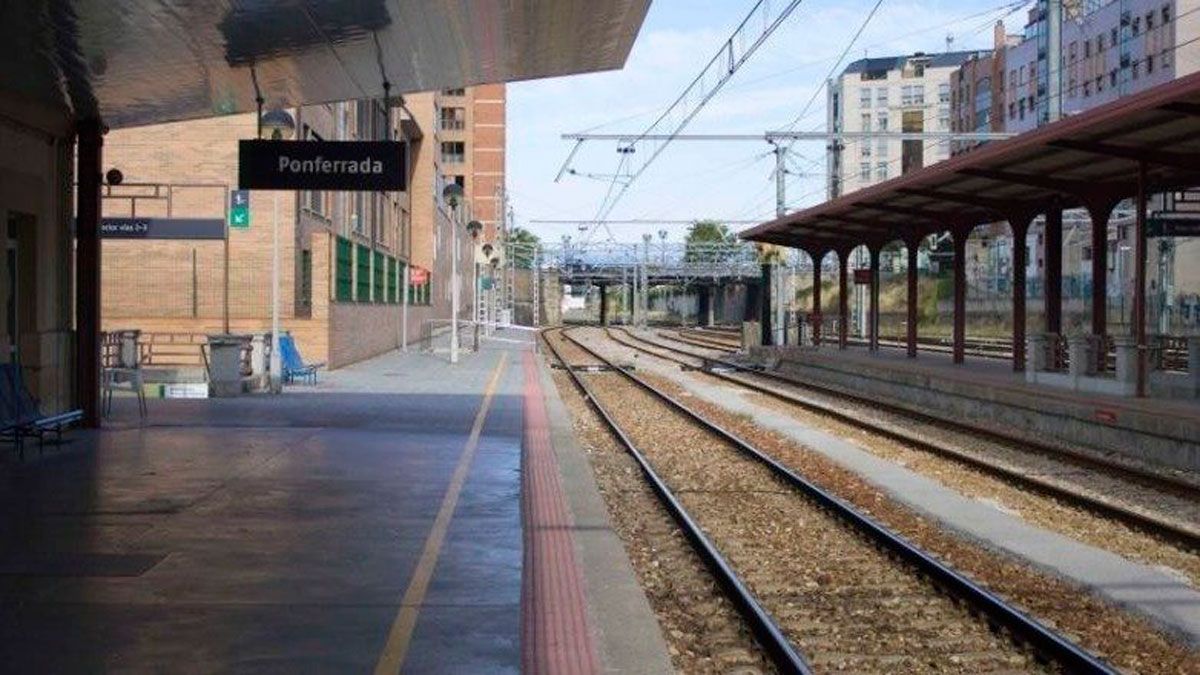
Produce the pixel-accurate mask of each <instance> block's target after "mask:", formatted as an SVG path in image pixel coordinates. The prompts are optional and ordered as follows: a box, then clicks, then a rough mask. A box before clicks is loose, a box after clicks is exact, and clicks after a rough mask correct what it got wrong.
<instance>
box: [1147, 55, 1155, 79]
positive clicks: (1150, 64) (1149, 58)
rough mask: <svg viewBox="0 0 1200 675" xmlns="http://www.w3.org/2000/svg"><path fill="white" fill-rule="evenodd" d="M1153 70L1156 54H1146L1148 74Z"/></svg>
mask: <svg viewBox="0 0 1200 675" xmlns="http://www.w3.org/2000/svg"><path fill="white" fill-rule="evenodd" d="M1153 72H1154V55H1153V54H1147V55H1146V74H1147V75H1149V74H1150V73H1153Z"/></svg>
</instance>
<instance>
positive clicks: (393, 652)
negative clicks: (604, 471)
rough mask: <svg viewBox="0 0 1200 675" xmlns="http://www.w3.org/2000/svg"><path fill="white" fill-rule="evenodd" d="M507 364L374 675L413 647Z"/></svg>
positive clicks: (496, 378) (491, 386)
mask: <svg viewBox="0 0 1200 675" xmlns="http://www.w3.org/2000/svg"><path fill="white" fill-rule="evenodd" d="M507 361H508V354H507V353H502V354H501V355H500V362H499V363H497V364H496V368H495V369H494V370H493V371H492V377H491V379H490V380H489V381H488V384H487V388H486V389H485V390H484V394H483V402H482V403H480V404H479V412H477V413H476V414H475V424H474V425H473V426H472V427H471V435H470V436H468V437H467V444H466V446H464V447H463V451H462V455H461V456H460V457H459V459H458V465H457V466H456V467H454V474H453V475H452V476H451V477H450V486H449V487H448V488H446V494H445V496H444V497H442V506H441V508H440V509H439V510H438V514H437V517H436V518H434V520H433V529H431V530H430V531H429V537H428V538H427V539H426V540H425V549H424V550H423V551H422V552H421V559H420V560H419V561H418V562H417V569H416V571H415V572H413V576H412V580H411V581H409V582H408V588H407V589H405V591H404V597H403V598H402V599H401V600H400V611H399V612H398V613H397V614H396V619H395V621H393V622H392V628H391V630H390V631H388V639H387V643H386V644H384V646H383V652H381V653H380V654H379V661H377V662H376V663H375V675H395V674H396V673H399V672H400V667H401V666H403V665H404V659H405V657H406V656H407V655H408V647H409V645H410V644H411V643H412V636H413V629H415V628H416V627H417V614H418V613H419V612H420V611H421V605H422V604H424V602H425V592H426V591H427V590H428V589H429V582H430V581H431V580H432V579H433V570H434V567H435V566H436V565H437V561H438V556H440V555H441V553H442V543H443V542H444V541H445V540H446V530H448V529H449V528H450V520H451V518H452V517H453V516H454V509H455V507H457V506H458V498H459V496H460V495H461V494H462V488H463V484H464V483H466V482H467V472H468V471H469V470H470V468H471V463H472V462H473V461H474V459H475V450H476V449H478V448H479V435H480V434H481V433H482V432H483V423H484V420H486V419H487V414H488V410H489V409H490V408H491V406H492V398H493V396H494V395H495V394H496V386H497V385H498V384H499V382H500V375H501V374H502V373H503V372H504V366H505V364H506V362H507Z"/></svg>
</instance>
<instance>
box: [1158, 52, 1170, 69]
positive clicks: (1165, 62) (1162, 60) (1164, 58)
mask: <svg viewBox="0 0 1200 675" xmlns="http://www.w3.org/2000/svg"><path fill="white" fill-rule="evenodd" d="M1158 65H1160V66H1162V67H1163V68H1168V67H1170V65H1171V50H1170V49H1164V50H1162V55H1160V56H1159V57H1158Z"/></svg>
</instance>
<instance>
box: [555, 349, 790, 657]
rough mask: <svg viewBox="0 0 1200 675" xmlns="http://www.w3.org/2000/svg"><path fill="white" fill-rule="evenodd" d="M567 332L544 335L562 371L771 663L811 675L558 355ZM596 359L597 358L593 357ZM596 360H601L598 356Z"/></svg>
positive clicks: (660, 480)
mask: <svg viewBox="0 0 1200 675" xmlns="http://www.w3.org/2000/svg"><path fill="white" fill-rule="evenodd" d="M566 330H567V329H563V328H549V329H546V330H544V331H542V332H543V338H545V342H546V346H547V347H549V349H550V352H551V353H552V354H554V358H556V359H558V361H559V362H560V363H562V365H563V369H564V370H565V371H566V372H567V374H568V375H570V377H571V380H572V381H573V382H574V383H575V386H576V387H579V390H580V391H581V392H582V393H583V396H584V398H586V399H587V401H588V403H589V404H590V405H591V406H592V408H593V409H595V411H596V412H597V413H598V414H599V415H600V417H601V419H603V420H604V423H605V425H606V426H608V428H609V430H610V431H612V433H613V435H615V436H616V437H617V438H618V439H619V440H620V441H621V444H622V445H624V446H625V449H626V451H628V452H629V454H630V455H631V456H632V457H633V459H634V461H636V462H637V463H638V466H639V467H640V468H641V470H642V474H643V475H644V476H645V477H646V481H647V482H648V483H650V487H651V488H652V489H653V490H654V494H655V495H657V496H658V498H659V501H661V502H662V504H663V506H664V507H666V509H667V511H668V512H669V513H670V514H671V517H672V518H674V519H675V522H677V523H678V524H679V527H680V529H681V530H683V534H684V536H686V537H687V539H688V541H689V542H691V544H692V547H693V548H694V549H695V550H696V553H697V555H699V556H700V559H701V560H703V561H704V564H705V565H706V566H707V567H708V568H709V570H711V571H712V573H713V575H714V576H715V577H716V580H717V583H719V584H720V585H721V587H722V588H723V589H724V590H725V593H726V595H727V596H728V597H729V599H730V601H731V602H733V604H734V606H735V607H736V608H737V609H738V612H739V613H740V614H741V615H742V617H743V618H744V619H745V620H746V623H747V624H749V627H750V630H751V632H753V633H754V637H755V638H756V639H757V640H758V643H759V645H761V646H762V648H763V650H764V651H765V652H766V653H767V655H768V657H770V659H771V662H772V663H774V664H775V667H776V668H778V669H779V671H780V672H782V673H797V674H799V675H811V674H812V672H813V670H812V667H811V666H809V665H808V662H807V661H805V659H804V657H803V656H801V655H800V653H799V652H798V651H797V650H796V648H795V647H794V646H793V645H792V643H791V641H790V640H788V639H787V636H786V635H784V634H783V631H782V630H781V629H780V628H779V625H778V624H776V623H775V620H774V619H773V618H771V615H770V614H769V613H768V612H767V610H766V609H764V608H763V606H762V604H761V603H759V601H758V598H756V597H755V596H754V594H753V593H752V592H751V591H750V589H749V588H748V587H747V586H746V584H745V583H744V582H743V581H742V580H741V577H739V576H738V574H737V572H735V571H734V570H733V567H732V566H731V565H730V564H729V561H727V560H726V559H725V557H724V556H722V555H721V553H720V551H718V550H717V547H716V546H715V545H713V543H712V542H711V541H710V540H709V539H708V537H707V536H705V534H704V531H703V530H701V529H700V526H699V525H697V524H696V521H695V520H694V519H693V518H692V517H691V515H690V514H689V513H688V512H687V510H686V509H685V508H684V507H683V504H682V503H680V501H679V499H678V498H677V497H676V496H675V494H674V493H673V492H671V489H670V488H669V487H667V484H666V483H665V482H664V481H663V480H662V478H660V477H659V475H658V473H656V472H655V471H654V468H653V467H652V466H651V465H650V462H649V461H648V460H647V459H646V457H645V455H643V454H642V452H641V451H640V450H638V448H637V446H636V445H635V444H634V442H633V440H632V439H631V438H629V436H628V435H627V434H626V433H625V432H624V430H622V429H621V427H620V426H618V425H617V422H616V420H615V419H613V417H612V415H610V414H609V412H608V411H607V410H606V409H605V408H604V406H603V405H601V403H600V400H599V399H598V398H597V397H596V395H595V394H594V393H592V390H591V387H589V386H588V385H587V384H586V382H585V381H584V379H583V378H582V377H580V376H579V374H578V373H576V372H575V370H574V369H573V368H571V364H569V363H568V362H567V360H566V358H564V357H563V355H562V354H561V353H560V352H559V351H558V347H556V346H555V345H554V343H553V342H551V341H550V339H549V335H550V333H553V332H557V333H559V334H561V335H562V337H563V338H564V339H568V340H570V339H571V338H570V336H568V335H567V334H566ZM572 342H574V340H572ZM593 356H596V355H595V354H593ZM597 358H600V357H598V356H597ZM608 364H609V366H612V363H611V362H608Z"/></svg>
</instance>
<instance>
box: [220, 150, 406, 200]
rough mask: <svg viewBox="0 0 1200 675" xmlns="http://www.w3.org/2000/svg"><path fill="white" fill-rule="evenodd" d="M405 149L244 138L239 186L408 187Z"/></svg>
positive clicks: (366, 189) (352, 189) (373, 189)
mask: <svg viewBox="0 0 1200 675" xmlns="http://www.w3.org/2000/svg"><path fill="white" fill-rule="evenodd" d="M405 152H406V149H405V145H404V144H403V143H401V142H399V141H264V140H244V141H240V142H239V143H238V188H240V189H242V190H340V191H347V192H376V191H395V190H404V189H405V187H406V186H405V172H404V166H405V164H406V162H405Z"/></svg>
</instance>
